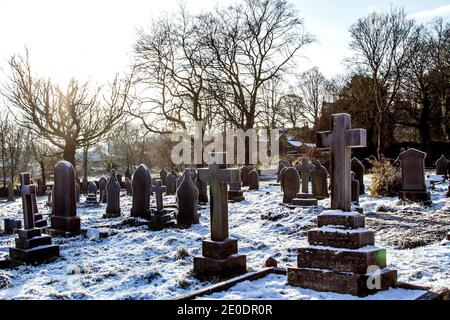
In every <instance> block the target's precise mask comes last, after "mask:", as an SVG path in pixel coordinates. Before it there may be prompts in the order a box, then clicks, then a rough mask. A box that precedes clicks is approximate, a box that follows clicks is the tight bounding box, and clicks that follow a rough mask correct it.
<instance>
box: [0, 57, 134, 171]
mask: <svg viewBox="0 0 450 320" xmlns="http://www.w3.org/2000/svg"><path fill="white" fill-rule="evenodd" d="M9 66H10V70H11V73H10V75H9V79H8V80H9V81H7V83H6V85H5V86H4V87H3V90H2V94H3V96H4V97H5V98H6V100H7V101H8V102H9V107H10V108H11V111H13V114H14V115H15V116H16V120H17V123H19V124H20V125H22V126H24V127H27V128H29V129H30V130H32V131H33V132H34V133H36V134H37V135H40V136H42V137H44V138H45V139H47V140H48V141H49V142H50V143H51V144H53V145H54V146H56V147H57V148H59V149H61V150H63V157H64V159H65V160H67V161H69V162H71V163H72V164H73V165H75V152H76V149H77V148H80V147H83V146H85V145H87V144H91V145H92V144H95V143H97V142H98V141H99V140H100V139H102V138H103V137H104V136H105V134H106V133H107V132H108V131H109V130H110V129H111V128H112V127H113V126H114V125H115V124H116V123H117V122H118V121H120V119H122V117H123V115H124V112H125V109H126V107H128V106H129V105H130V104H131V102H132V101H131V100H130V98H129V90H130V85H131V77H130V78H128V79H126V80H120V79H119V78H118V77H116V78H115V79H114V81H113V82H112V83H111V84H110V87H109V90H108V92H106V90H102V88H100V87H98V88H96V89H95V90H93V91H90V90H89V84H88V83H83V84H81V83H79V82H78V81H76V80H71V81H70V83H69V85H68V86H67V89H66V90H65V91H63V90H62V89H61V88H60V87H59V86H58V85H55V84H54V83H52V81H51V80H44V79H40V78H37V77H36V76H35V75H34V74H33V73H32V69H31V65H30V61H29V57H28V51H27V53H26V56H25V58H23V57H21V56H13V57H12V58H11V59H10V60H9Z"/></svg>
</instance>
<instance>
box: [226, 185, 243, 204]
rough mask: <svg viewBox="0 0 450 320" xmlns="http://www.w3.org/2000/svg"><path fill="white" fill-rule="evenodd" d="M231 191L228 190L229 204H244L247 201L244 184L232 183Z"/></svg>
mask: <svg viewBox="0 0 450 320" xmlns="http://www.w3.org/2000/svg"><path fill="white" fill-rule="evenodd" d="M229 186H230V187H229V188H230V190H228V202H230V203H236V202H242V201H244V200H245V197H244V191H242V184H241V183H240V182H238V183H230V184H229Z"/></svg>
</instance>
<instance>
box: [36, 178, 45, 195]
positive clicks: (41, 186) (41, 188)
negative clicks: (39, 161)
mask: <svg viewBox="0 0 450 320" xmlns="http://www.w3.org/2000/svg"><path fill="white" fill-rule="evenodd" d="M37 186H38V192H37V195H38V196H39V197H42V196H44V195H45V186H44V184H43V183H42V180H41V179H37Z"/></svg>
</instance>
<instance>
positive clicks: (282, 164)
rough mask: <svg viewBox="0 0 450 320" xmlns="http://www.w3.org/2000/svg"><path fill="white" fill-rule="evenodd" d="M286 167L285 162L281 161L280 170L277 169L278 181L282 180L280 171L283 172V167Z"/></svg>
mask: <svg viewBox="0 0 450 320" xmlns="http://www.w3.org/2000/svg"><path fill="white" fill-rule="evenodd" d="M285 167H286V165H285V164H284V163H280V164H279V165H278V170H277V182H280V173H281V170H283V168H285Z"/></svg>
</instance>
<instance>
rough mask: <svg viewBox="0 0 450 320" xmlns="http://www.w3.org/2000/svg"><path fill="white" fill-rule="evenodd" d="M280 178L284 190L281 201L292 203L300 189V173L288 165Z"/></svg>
mask: <svg viewBox="0 0 450 320" xmlns="http://www.w3.org/2000/svg"><path fill="white" fill-rule="evenodd" d="M281 179H282V180H281V181H282V182H281V184H282V186H283V191H284V195H283V203H292V200H293V199H294V198H296V197H297V194H298V192H299V191H300V175H299V174H298V171H297V169H295V168H293V167H290V168H286V170H285V172H284V173H283V175H282V178H281Z"/></svg>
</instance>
